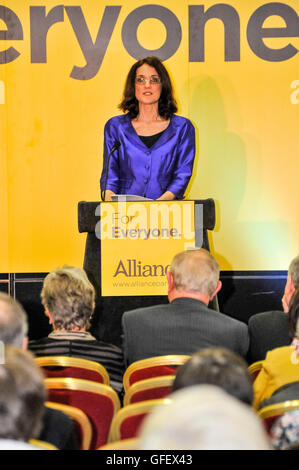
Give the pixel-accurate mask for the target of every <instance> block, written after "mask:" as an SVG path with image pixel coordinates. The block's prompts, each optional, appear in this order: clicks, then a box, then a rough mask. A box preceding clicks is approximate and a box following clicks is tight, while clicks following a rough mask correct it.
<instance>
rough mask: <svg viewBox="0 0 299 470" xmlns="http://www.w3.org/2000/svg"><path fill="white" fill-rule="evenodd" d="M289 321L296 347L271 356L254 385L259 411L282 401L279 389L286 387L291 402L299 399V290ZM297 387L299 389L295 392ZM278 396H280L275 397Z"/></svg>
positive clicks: (284, 349) (296, 293)
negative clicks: (298, 393)
mask: <svg viewBox="0 0 299 470" xmlns="http://www.w3.org/2000/svg"><path fill="white" fill-rule="evenodd" d="M288 317H289V333H290V337H291V338H293V340H292V343H291V345H290V346H283V347H281V348H276V349H273V350H271V351H269V352H268V353H267V356H266V359H265V360H264V361H263V366H262V369H261V370H260V372H259V374H258V376H257V378H256V379H255V381H254V391H255V399H254V407H255V408H261V407H264V406H266V405H269V404H272V403H275V402H280V401H282V400H281V397H280V396H279V393H278V391H279V390H278V389H280V388H281V387H284V388H283V389H280V391H281V392H282V393H283V396H284V397H286V393H288V399H289V400H291V399H298V398H299V397H298V395H297V390H298V387H297V385H298V379H299V329H298V327H299V324H298V318H299V289H296V290H295V291H294V293H293V295H292V298H291V301H290V306H289V314H288ZM293 385H295V386H296V387H294V388H293ZM287 386H288V387H287ZM274 392H276V393H275V394H274ZM295 393H296V394H295ZM273 394H274V395H273ZM270 397H271V398H270ZM266 399H268V400H266Z"/></svg>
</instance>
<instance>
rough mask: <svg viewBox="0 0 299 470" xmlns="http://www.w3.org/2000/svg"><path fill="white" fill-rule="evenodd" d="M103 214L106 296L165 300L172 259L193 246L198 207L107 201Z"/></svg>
mask: <svg viewBox="0 0 299 470" xmlns="http://www.w3.org/2000/svg"><path fill="white" fill-rule="evenodd" d="M100 209H101V213H100V216H101V218H100V238H101V273H102V295H103V296H130V295H166V294H167V281H166V272H167V270H168V268H169V265H170V263H171V260H172V258H173V256H174V255H175V254H176V253H178V252H179V251H182V250H185V249H187V248H190V247H194V246H195V231H194V202H193V201H171V202H168V201H167V202H166V201H163V202H158V201H153V202H144V201H142V202H141V201H138V202H136V201H135V202H111V203H108V202H107V203H102V204H101V206H100ZM98 229H99V227H98Z"/></svg>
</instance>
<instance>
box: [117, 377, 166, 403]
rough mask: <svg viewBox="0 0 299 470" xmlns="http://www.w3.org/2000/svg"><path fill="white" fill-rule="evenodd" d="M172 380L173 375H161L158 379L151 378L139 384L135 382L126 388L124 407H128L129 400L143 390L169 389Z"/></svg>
mask: <svg viewBox="0 0 299 470" xmlns="http://www.w3.org/2000/svg"><path fill="white" fill-rule="evenodd" d="M174 379H175V376H174V375H161V376H160V377H153V378H152V379H145V380H140V381H139V382H135V383H134V384H132V385H131V386H130V387H129V388H128V390H127V391H126V393H125V396H124V406H128V405H130V404H131V399H132V397H133V395H134V394H135V393H137V392H140V391H143V390H149V389H154V388H158V387H171V386H172V384H173V381H174ZM143 401H144V400H143ZM147 401H148V400H147ZM137 403H140V402H137Z"/></svg>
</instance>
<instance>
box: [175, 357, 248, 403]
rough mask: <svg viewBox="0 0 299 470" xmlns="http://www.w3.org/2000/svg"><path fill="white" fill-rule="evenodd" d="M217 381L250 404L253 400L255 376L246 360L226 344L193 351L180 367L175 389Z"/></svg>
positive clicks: (229, 391)
mask: <svg viewBox="0 0 299 470" xmlns="http://www.w3.org/2000/svg"><path fill="white" fill-rule="evenodd" d="M201 384H206V385H216V386H218V387H220V388H222V389H223V390H225V391H226V392H227V393H228V394H229V395H232V396H234V397H235V398H237V399H238V400H240V401H242V402H243V403H246V404H247V405H252V404H253V397H254V392H253V383H252V376H251V374H250V372H249V370H248V366H247V363H246V361H245V360H244V359H243V358H242V357H240V356H238V355H236V354H234V353H233V352H232V351H229V350H228V349H224V348H207V349H202V350H201V351H198V352H197V353H195V354H193V356H191V358H190V359H188V361H186V362H185V364H183V365H182V366H180V367H179V368H178V370H177V373H176V376H175V379H174V382H173V385H172V391H173V392H175V391H177V390H180V389H182V388H185V387H191V386H193V385H201Z"/></svg>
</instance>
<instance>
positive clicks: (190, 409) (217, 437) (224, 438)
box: [139, 385, 273, 450]
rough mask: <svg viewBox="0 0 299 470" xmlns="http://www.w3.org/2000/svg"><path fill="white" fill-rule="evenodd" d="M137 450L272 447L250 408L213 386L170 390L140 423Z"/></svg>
mask: <svg viewBox="0 0 299 470" xmlns="http://www.w3.org/2000/svg"><path fill="white" fill-rule="evenodd" d="M139 439H140V446H139V449H141V450H153V449H155V450H175V449H177V450H178V449H180V450H188V449H189V450H273V448H272V446H271V443H270V441H269V438H268V435H267V434H266V431H265V429H264V427H263V424H262V422H261V420H260V419H259V417H258V416H257V415H256V413H255V412H254V411H253V409H252V408H251V407H250V406H249V405H246V404H244V403H242V402H241V401H240V400H238V399H236V398H234V397H232V396H231V395H229V394H228V393H226V392H225V391H224V390H222V389H221V388H219V387H216V386H213V385H196V386H193V387H188V388H184V389H182V390H179V391H177V392H174V393H173V394H172V395H171V396H170V398H169V403H167V404H165V406H163V405H158V406H157V408H155V409H154V410H153V412H152V413H151V414H150V415H148V417H147V418H146V419H145V421H144V422H143V426H142V428H141V431H140V434H139Z"/></svg>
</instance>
